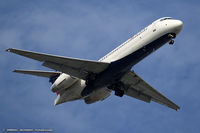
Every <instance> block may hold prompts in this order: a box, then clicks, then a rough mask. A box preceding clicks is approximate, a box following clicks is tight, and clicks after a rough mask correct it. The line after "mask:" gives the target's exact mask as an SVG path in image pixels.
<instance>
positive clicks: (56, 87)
mask: <svg viewBox="0 0 200 133" xmlns="http://www.w3.org/2000/svg"><path fill="white" fill-rule="evenodd" d="M76 81H77V79H76V78H73V77H71V76H70V75H67V74H65V73H62V74H61V75H60V76H59V77H58V78H57V79H56V80H55V82H54V83H53V85H52V86H51V91H52V92H57V91H61V90H63V89H66V88H69V87H70V86H72V85H73V84H74V83H75V82H76Z"/></svg>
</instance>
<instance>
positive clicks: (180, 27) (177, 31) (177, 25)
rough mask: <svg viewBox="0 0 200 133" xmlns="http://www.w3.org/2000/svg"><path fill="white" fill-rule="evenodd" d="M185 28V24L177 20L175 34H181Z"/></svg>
mask: <svg viewBox="0 0 200 133" xmlns="http://www.w3.org/2000/svg"><path fill="white" fill-rule="evenodd" d="M182 28H183V22H182V21H180V20H176V22H175V32H176V34H178V33H180V32H181V30H182Z"/></svg>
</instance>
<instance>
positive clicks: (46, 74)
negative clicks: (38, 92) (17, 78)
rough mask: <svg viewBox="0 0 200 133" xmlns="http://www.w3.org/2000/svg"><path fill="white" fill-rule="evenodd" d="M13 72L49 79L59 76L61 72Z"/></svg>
mask: <svg viewBox="0 0 200 133" xmlns="http://www.w3.org/2000/svg"><path fill="white" fill-rule="evenodd" d="M13 72H16V73H21V74H29V75H34V76H40V77H46V78H51V77H55V76H58V75H60V74H61V72H52V71H38V70H14V71H13Z"/></svg>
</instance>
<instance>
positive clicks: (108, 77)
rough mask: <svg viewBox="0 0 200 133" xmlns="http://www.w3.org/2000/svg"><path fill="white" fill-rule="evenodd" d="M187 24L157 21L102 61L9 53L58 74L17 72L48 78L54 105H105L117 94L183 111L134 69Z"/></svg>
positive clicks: (29, 53)
mask: <svg viewBox="0 0 200 133" xmlns="http://www.w3.org/2000/svg"><path fill="white" fill-rule="evenodd" d="M182 26H183V23H182V21H180V20H176V19H173V18H171V17H165V18H161V19H158V20H156V21H154V22H153V23H152V24H150V25H149V26H147V27H146V28H144V29H143V30H141V31H140V32H139V33H138V34H136V35H134V36H133V37H131V38H130V39H128V40H127V41H126V42H124V43H123V44H121V45H120V46H118V47H117V48H115V49H114V50H113V51H111V52H110V53H108V54H107V55H105V56H104V57H102V58H101V59H99V60H98V61H92V60H84V59H76V58H69V57H62V56H55V55H50V54H44V53H38V52H31V51H25V50H20V49H14V48H9V49H7V50H6V51H8V52H12V53H15V54H18V55H21V56H25V57H28V58H31V59H34V60H38V61H40V62H42V65H43V66H45V67H48V68H51V69H54V70H56V71H36V70H14V72H17V73H22V74H30V75H35V76H41V77H47V78H49V82H51V83H52V86H51V91H52V92H54V93H57V98H56V99H55V102H54V105H58V104H61V103H64V102H69V101H74V100H79V99H82V100H84V101H85V103H87V104H91V103H94V102H96V101H102V100H104V99H106V98H107V97H108V96H110V94H111V92H112V91H114V92H115V95H116V96H119V97H122V96H123V95H127V96H130V97H133V98H136V99H139V100H142V101H145V102H151V101H154V102H157V103H159V104H162V105H165V106H168V107H170V108H172V109H175V110H178V109H180V108H179V106H177V105H176V104H175V103H173V102H172V101H170V100H169V99H168V98H166V97H165V96H163V95H162V94H161V93H160V92H158V91H157V90H156V89H154V88H153V87H151V86H150V85H149V84H148V83H146V82H145V81H144V80H143V79H142V78H141V77H139V76H138V75H137V74H136V73H135V72H134V71H131V68H132V67H133V66H134V65H136V64H137V63H138V62H140V61H141V60H142V59H144V58H145V57H146V56H148V55H149V54H151V53H152V52H154V51H155V50H157V49H158V48H160V47H161V46H163V45H164V44H165V43H169V44H173V43H174V38H175V37H176V36H177V35H178V34H179V32H180V31H181V30H182Z"/></svg>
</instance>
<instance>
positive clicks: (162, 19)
mask: <svg viewBox="0 0 200 133" xmlns="http://www.w3.org/2000/svg"><path fill="white" fill-rule="evenodd" d="M168 19H172V18H162V19H160V21H164V20H168Z"/></svg>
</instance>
